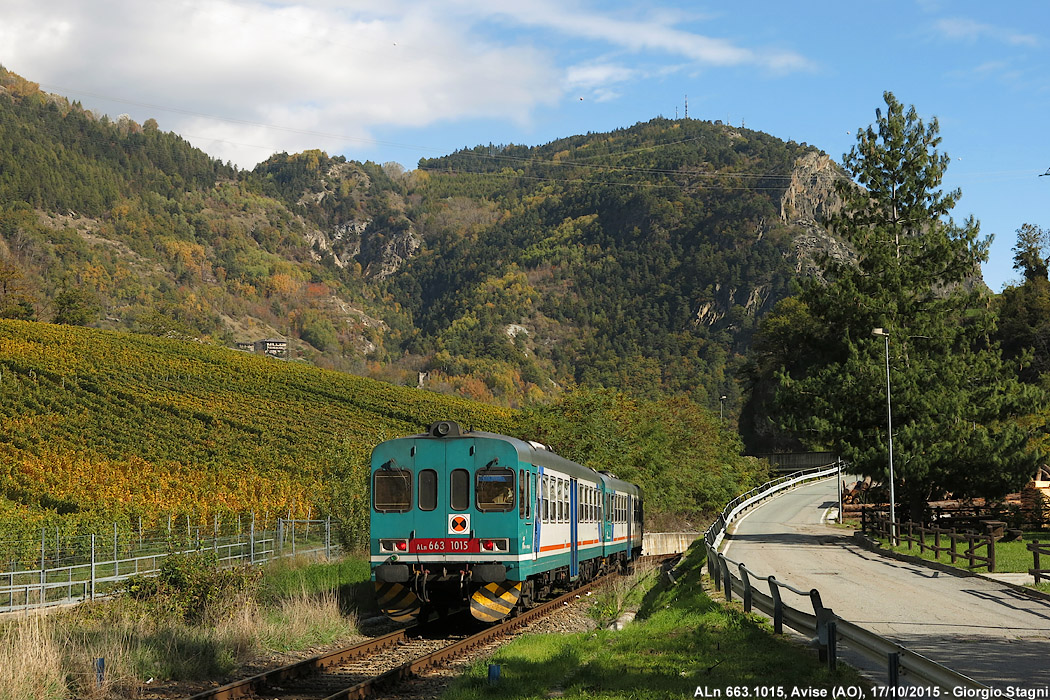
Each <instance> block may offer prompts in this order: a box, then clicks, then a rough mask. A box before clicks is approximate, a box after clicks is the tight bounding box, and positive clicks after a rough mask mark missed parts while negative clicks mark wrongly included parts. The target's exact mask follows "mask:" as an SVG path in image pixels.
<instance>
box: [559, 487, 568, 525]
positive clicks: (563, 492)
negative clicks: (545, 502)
mask: <svg viewBox="0 0 1050 700" xmlns="http://www.w3.org/2000/svg"><path fill="white" fill-rule="evenodd" d="M565 486H566V483H565V479H558V519H559V520H560V521H562V522H563V523H564V522H566V521H568V519H569V508H568V506H569V503H568V501H569V499H568V498H567V496H568V489H567V488H565Z"/></svg>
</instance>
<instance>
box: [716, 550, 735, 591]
mask: <svg viewBox="0 0 1050 700" xmlns="http://www.w3.org/2000/svg"><path fill="white" fill-rule="evenodd" d="M718 563H719V565H720V567H721V569H722V578H723V579H725V585H724V586H723V588H722V592H723V593H725V596H726V602H727V603H730V602H732V601H733V580H732V579H731V578H729V564H727V563H726V558H725V557H724V556H723V555H721V554H719V555H718Z"/></svg>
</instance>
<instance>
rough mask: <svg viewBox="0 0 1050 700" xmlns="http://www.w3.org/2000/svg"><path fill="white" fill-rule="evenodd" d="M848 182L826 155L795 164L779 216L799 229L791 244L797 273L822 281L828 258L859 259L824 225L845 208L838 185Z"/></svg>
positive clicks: (813, 155)
mask: <svg viewBox="0 0 1050 700" xmlns="http://www.w3.org/2000/svg"><path fill="white" fill-rule="evenodd" d="M848 181H849V180H848V178H847V176H846V174H845V173H844V172H843V170H842V168H840V167H839V166H838V165H837V164H836V163H835V162H834V161H832V160H831V158H830V157H828V156H827V155H826V154H824V153H818V152H815V151H814V152H811V153H807V154H806V155H804V156H802V157H801V158H799V159H798V160H797V161H796V162H795V167H794V169H793V170H792V173H791V180H790V182H789V184H788V187H787V189H786V190H785V191H784V195H783V196H782V197H781V199H780V217H781V219H783V220H784V222H785V223H788V224H793V225H794V226H796V227H798V230H799V231H798V234H797V235H796V236H795V239H794V240H793V241H792V248H793V255H794V262H795V272H796V273H797V274H799V275H804V276H808V277H818V278H821V279H823V275H824V268H823V263H822V261H823V259H824V258H825V257H829V258H831V259H832V260H837V261H846V260H855V259H856V257H857V255H856V253H855V252H854V250H853V248H852V247H851V246H850V245H849V244H848V243H847V242H845V241H843V240H841V239H840V238H838V237H836V236H833V235H832V234H831V233H830V232H829V231H828V229H827V228H826V227H825V226H824V222H825V221H827V219H828V218H829V217H830V216H832V215H834V214H836V213H838V212H839V211H840V210H841V209H842V198H841V197H839V194H838V192H837V190H836V187H837V184H836V183H839V182H848Z"/></svg>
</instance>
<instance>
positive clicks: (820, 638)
mask: <svg viewBox="0 0 1050 700" xmlns="http://www.w3.org/2000/svg"><path fill="white" fill-rule="evenodd" d="M809 600H810V602H812V603H813V614H814V616H815V617H816V618H817V643H818V644H819V658H820V660H821V661H827V660H828V623H829V622H831V621H832V620H834V619H835V613H834V612H833V611H832V610H831V609H830V608H825V607H824V603H823V602H821V600H820V591H818V590H817V589H816V588H813V589H811V590H810V591H809Z"/></svg>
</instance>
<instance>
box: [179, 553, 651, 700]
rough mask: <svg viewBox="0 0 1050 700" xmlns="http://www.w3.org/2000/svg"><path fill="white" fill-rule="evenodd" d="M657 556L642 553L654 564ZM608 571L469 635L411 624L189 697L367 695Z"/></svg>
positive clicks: (542, 611) (287, 699)
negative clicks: (430, 633)
mask: <svg viewBox="0 0 1050 700" xmlns="http://www.w3.org/2000/svg"><path fill="white" fill-rule="evenodd" d="M659 560H660V557H644V558H643V559H642V560H641V561H642V562H643V563H644V562H646V561H649V562H655V561H659ZM615 576H616V574H609V575H607V576H603V577H602V578H599V579H596V580H595V581H592V582H591V583H589V584H587V585H585V586H582V587H580V588H577V589H575V590H573V591H570V592H569V593H566V594H565V595H562V596H560V597H558V598H555V599H554V600H551V601H549V602H547V603H544V604H542V605H539V606H537V607H535V608H532V609H531V610H526V611H524V612H522V613H521V614H519V615H517V616H516V617H513V618H511V619H509V620H507V621H505V622H503V623H501V624H499V625H494V626H492V627H489V628H486V629H484V630H483V631H481V632H478V633H477V634H473V635H470V636H465V637H464V636H459V637H458V638H457V637H444V638H441V639H435V638H432V637H431V638H428V637H427V636H423V635H422V634H421V633H420V629H419V627H418V626H417V627H411V628H407V629H403V630H398V631H396V632H391V633H390V634H386V635H383V636H381V637H376V638H375V639H370V640H368V641H366V642H362V643H360V644H356V645H354V646H351V647H346V648H344V649H339V650H337V651H334V652H330V653H327V654H321V655H318V656H314V657H312V658H309V659H304V660H302V661H298V662H296V663H293V664H289V665H287V666H281V667H279V668H274V669H271V670H269V671H266V672H264V673H260V674H258V675H255V676H252V677H250V678H245V679H243V680H240V681H235V682H233V683H229V684H227V685H224V686H221V687H219V688H213V689H211V690H207V691H204V692H202V693H198V694H196V695H194V696H192V698H190V700H234V699H235V698H267V697H269V698H281V699H282V700H344V699H346V700H353V699H355V698H369V697H372V696H374V695H376V694H377V693H379V692H383V691H385V690H387V689H389V688H391V687H393V686H394V685H396V684H397V683H398V682H400V681H403V680H406V679H409V678H414V677H416V676H419V675H422V674H424V673H426V672H427V671H428V670H430V669H435V668H439V667H443V666H445V665H447V664H448V663H449V662H450V661H451V660H452V659H455V658H457V657H459V656H462V655H464V654H468V653H470V652H471V651H473V650H476V649H479V648H481V647H484V646H486V645H489V644H492V643H494V642H495V641H497V640H499V639H500V638H502V637H505V636H507V635H509V634H511V633H512V632H515V631H516V630H518V629H520V628H521V627H523V626H525V625H527V624H529V623H530V622H533V621H535V620H538V619H539V618H541V617H543V616H545V615H547V614H549V613H551V612H552V611H554V610H557V609H559V608H561V607H563V606H564V605H566V604H568V603H570V602H574V601H575V600H576V599H577V598H579V597H580V596H581V595H583V594H584V593H586V592H587V591H589V590H591V589H593V588H596V587H597V586H600V585H601V584H603V583H605V582H607V581H609V580H611V579H612V578H613V577H615Z"/></svg>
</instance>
